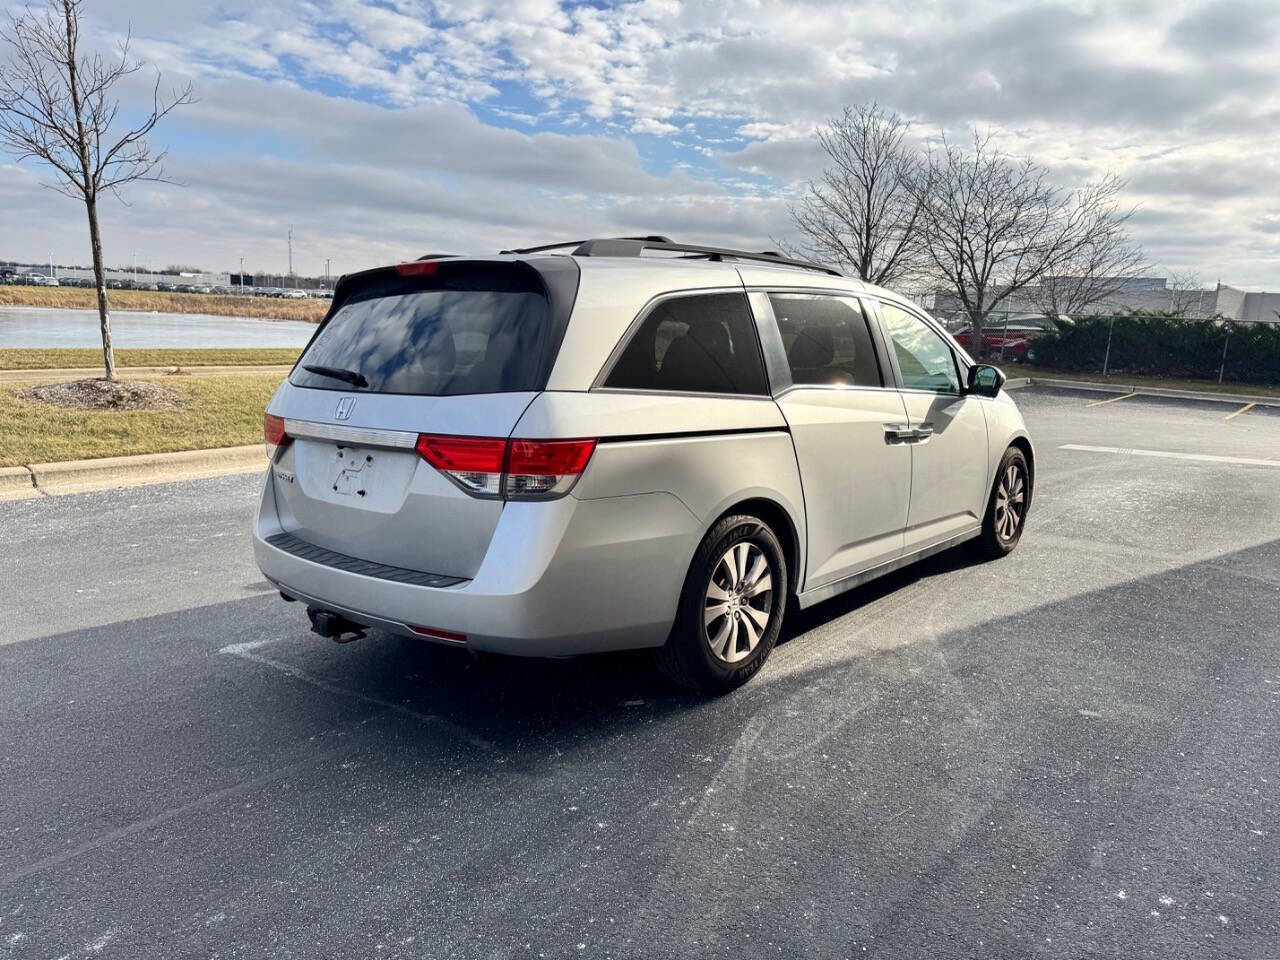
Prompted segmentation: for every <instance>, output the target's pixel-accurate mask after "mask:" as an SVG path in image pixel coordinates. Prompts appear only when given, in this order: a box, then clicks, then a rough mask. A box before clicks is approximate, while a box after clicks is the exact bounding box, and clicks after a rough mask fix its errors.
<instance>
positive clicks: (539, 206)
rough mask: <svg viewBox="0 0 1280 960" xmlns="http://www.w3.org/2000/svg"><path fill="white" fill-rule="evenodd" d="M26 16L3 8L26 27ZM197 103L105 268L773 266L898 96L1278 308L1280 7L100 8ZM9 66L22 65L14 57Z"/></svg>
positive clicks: (258, 4)
mask: <svg viewBox="0 0 1280 960" xmlns="http://www.w3.org/2000/svg"><path fill="white" fill-rule="evenodd" d="M5 7H9V8H10V9H17V7H16V6H14V5H13V4H12V3H11V2H7V0H0V9H3V8H5ZM85 7H86V12H87V15H88V18H89V21H88V23H87V25H86V33H87V35H88V40H89V41H90V42H91V43H93V44H95V45H98V46H101V47H102V48H103V49H106V50H110V49H111V48H112V47H113V46H114V45H116V44H118V43H119V42H120V40H121V39H122V38H123V37H124V36H125V35H126V33H127V32H129V31H131V32H132V49H133V53H134V54H135V55H136V56H138V57H141V58H143V59H145V60H146V61H147V62H148V63H149V64H150V67H149V68H148V69H149V70H151V71H152V73H151V74H150V75H148V74H146V73H145V72H144V74H140V75H138V76H137V77H136V78H134V80H133V81H131V82H130V84H129V85H128V86H127V87H122V88H121V99H122V102H123V114H124V115H126V116H128V115H130V114H131V113H133V112H134V111H136V110H137V109H138V107H139V106H140V105H141V104H142V103H143V98H144V97H145V96H147V95H148V94H149V90H150V82H151V79H153V76H154V70H156V69H158V70H160V71H161V72H162V75H163V78H164V83H165V85H166V86H170V85H177V84H181V83H183V82H185V81H187V80H190V81H191V82H192V83H193V84H194V85H195V89H196V95H197V97H198V98H199V99H198V102H197V103H194V104H191V105H189V106H187V107H185V108H183V109H182V110H181V111H180V112H177V113H175V114H173V115H172V116H171V117H170V118H168V119H167V120H166V121H165V122H164V124H163V125H162V126H161V127H160V128H158V130H157V131H156V134H155V136H154V138H153V139H154V142H155V143H156V144H157V145H159V146H163V147H167V148H168V150H169V157H168V160H167V163H166V168H167V172H168V175H169V176H170V177H171V178H172V179H173V180H174V181H176V182H177V185H170V184H139V185H135V186H133V187H131V188H130V189H128V191H127V192H126V193H125V194H124V195H123V202H120V201H116V200H114V199H112V200H109V201H107V203H106V204H105V205H104V209H103V229H104V234H105V235H104V243H105V246H106V251H107V259H108V262H109V263H113V264H127V263H129V262H130V261H131V260H132V259H133V258H134V257H135V256H136V257H137V259H138V261H139V262H147V263H152V264H154V265H156V266H163V265H166V264H170V263H179V262H180V263H188V264H195V265H200V266H203V267H205V268H207V269H210V270H234V269H236V268H237V267H238V264H239V262H240V258H241V257H243V258H244V262H245V267H246V269H247V270H249V271H263V272H266V271H273V272H275V271H282V270H284V269H285V267H286V264H287V257H288V247H287V241H286V236H287V232H288V230H289V228H290V227H292V228H293V236H294V240H293V251H294V267H295V269H296V270H297V271H298V272H299V273H305V274H311V275H316V274H322V273H323V272H324V270H325V265H326V260H328V261H330V269H331V270H332V272H333V273H334V274H338V273H343V272H347V271H351V270H355V269H360V268H362V267H366V266H371V265H374V264H377V263H387V262H394V261H397V260H403V259H408V258H413V257H416V256H420V255H422V254H425V253H441V252H448V253H485V252H491V251H496V250H498V249H500V248H503V247H509V246H515V245H522V244H525V245H531V244H536V243H539V242H549V241H558V240H570V239H577V238H581V237H587V236H610V235H625V234H636V233H643V234H654V233H657V234H665V235H668V236H672V237H675V238H678V239H682V240H687V241H690V242H702V243H723V244H731V245H736V246H745V247H747V248H749V249H762V248H766V247H772V246H774V245H775V243H774V241H775V240H786V239H788V238H790V237H792V236H793V231H792V228H791V224H790V220H789V217H788V204H789V203H791V202H793V201H794V200H795V199H796V197H798V196H799V195H800V194H801V193H802V191H803V190H804V185H805V180H806V179H807V178H810V177H816V176H819V175H820V173H821V170H822V166H823V158H822V155H821V153H820V152H819V151H818V149H817V148H816V146H815V143H814V141H813V136H812V134H813V131H814V129H815V128H816V127H817V126H818V125H820V124H822V123H823V122H824V121H826V120H827V119H828V118H830V117H832V116H833V115H835V114H837V113H838V112H839V111H840V110H841V109H842V107H843V106H844V105H846V104H854V103H862V102H867V101H872V100H875V101H878V102H879V103H880V104H881V105H883V106H885V107H887V108H889V109H892V110H895V111H897V112H899V113H900V114H902V115H903V116H905V117H907V118H909V119H910V120H911V121H912V122H913V128H912V130H913V136H916V137H918V138H920V140H921V141H922V142H927V141H928V140H929V139H930V138H934V137H936V136H937V135H938V134H939V133H941V132H946V133H948V134H950V135H963V133H964V131H966V130H967V129H969V128H971V127H978V128H981V129H983V130H990V131H992V132H993V134H994V135H995V137H996V140H997V142H998V143H999V144H1000V145H1001V147H1002V148H1003V149H1005V150H1008V151H1010V152H1013V153H1019V154H1026V155H1030V156H1032V157H1033V158H1034V159H1036V160H1037V161H1039V162H1041V163H1043V164H1044V165H1046V166H1047V167H1048V168H1049V169H1050V170H1051V171H1052V175H1053V177H1054V180H1055V182H1057V183H1058V184H1059V185H1060V186H1061V187H1063V188H1064V189H1070V188H1071V187H1073V186H1076V185H1078V184H1080V183H1083V182H1086V181H1088V180H1090V179H1092V178H1096V177H1098V176H1101V175H1104V174H1107V173H1116V174H1119V175H1120V176H1122V177H1124V178H1125V179H1126V180H1127V181H1128V185H1127V187H1126V191H1125V195H1126V202H1127V203H1130V204H1133V205H1135V206H1137V208H1138V210H1137V213H1136V214H1135V215H1134V218H1133V221H1132V225H1133V234H1134V237H1135V239H1136V240H1137V241H1138V242H1140V243H1141V245H1142V246H1143V248H1144V249H1145V251H1146V253H1147V256H1148V259H1149V260H1150V262H1151V263H1152V266H1153V271H1152V272H1153V273H1156V274H1160V275H1167V274H1169V273H1172V272H1183V271H1194V272H1195V273H1196V274H1197V275H1198V276H1199V278H1200V279H1201V280H1203V281H1204V282H1205V283H1206V284H1212V283H1214V282H1215V281H1218V280H1221V281H1222V282H1224V283H1229V284H1231V285H1233V286H1238V287H1244V288H1246V289H1270V290H1280V159H1277V158H1280V0H1209V2H1178V0H1110V2H1095V3H1042V2H1034V0H1026V2H1023V0H895V2H887V3H886V2H850V0H785V2H773V0H739V2H735V3H731V4H730V3H724V2H719V3H717V2H709V0H636V2H625V3H609V2H603V0H599V2H567V0H438V2H436V0H381V2H367V0H366V2H358V0H252V2H241V0H230V2H217V0H213V2H198V3H197V2H185V0H184V2H181V3H179V2H173V0H86V4H85ZM0 56H3V54H0ZM47 180H48V172H47V171H46V170H44V169H41V168H40V167H39V166H37V165H36V164H34V163H33V162H31V161H26V162H23V163H21V164H18V163H15V162H14V161H13V160H12V158H10V157H7V156H4V155H0V258H10V259H14V258H22V259H28V258H29V259H45V258H47V257H48V256H49V255H52V256H53V257H54V258H55V259H56V260H58V261H59V262H64V263H71V262H87V261H88V259H89V251H88V239H87V230H86V229H85V226H84V223H85V219H84V216H85V215H84V210H83V207H82V206H79V207H78V206H77V205H76V203H75V202H73V201H71V200H68V199H66V198H64V197H62V196H59V195H58V194H55V193H53V192H52V191H50V190H47V189H42V188H41V183H42V182H46V181H47Z"/></svg>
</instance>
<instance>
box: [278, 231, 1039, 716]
mask: <svg viewBox="0 0 1280 960" xmlns="http://www.w3.org/2000/svg"><path fill="white" fill-rule="evenodd" d="M1003 382H1004V377H1003V375H1002V374H1001V373H1000V371H999V370H997V369H996V368H994V367H991V366H986V365H983V364H978V363H974V362H973V361H972V360H971V359H970V358H969V356H968V355H967V354H966V353H965V352H964V350H962V349H961V348H960V347H959V346H958V345H957V344H956V343H955V341H954V340H952V339H951V337H950V336H948V335H947V334H946V333H945V332H944V331H943V330H942V329H941V328H940V327H939V326H938V325H937V324H936V323H934V322H933V321H932V320H931V319H930V318H929V317H928V316H927V315H926V314H925V313H924V312H923V311H921V310H920V309H919V308H917V307H916V306H914V305H913V304H912V303H910V302H909V301H907V300H905V299H903V298H902V297H899V296H897V295H895V294H893V293H890V292H889V291H887V290H883V289H879V288H876V287H872V286H869V285H867V284H865V283H862V282H860V281H858V280H852V279H849V278H847V277H844V276H842V275H840V274H839V273H837V272H836V271H833V270H828V269H826V268H823V267H820V266H816V265H813V264H808V263H805V262H802V261H796V260H790V259H787V258H784V257H781V256H778V255H776V254H761V253H748V252H744V251H733V250H724V249H719V248H713V247H701V246H691V245H687V244H678V243H673V242H671V241H670V240H667V239H666V238H660V237H657V238H655V237H646V238H624V239H602V240H589V241H581V242H575V243H573V244H561V245H554V246H548V247H538V248H530V249H527V250H515V251H507V252H504V253H503V254H502V255H500V256H496V257H487V258H462V257H428V258H424V259H422V260H417V261H413V262H410V263H402V264H398V265H396V266H390V267H385V268H380V269H375V270H369V271H365V272H363V273H359V274H354V275H351V276H348V277H345V278H344V279H343V280H342V281H341V282H340V283H339V284H338V286H337V288H336V290H335V292H334V298H333V306H332V308H331V309H330V311H329V313H328V316H327V317H326V318H325V320H324V322H323V323H322V324H321V325H320V327H319V329H318V330H317V331H316V334H315V336H314V337H313V338H312V340H311V342H310V343H309V344H308V346H307V347H306V349H305V351H304V352H303V354H302V357H301V359H300V360H299V361H298V364H297V366H296V367H295V368H294V370H293V371H292V373H291V374H290V376H289V378H288V379H287V381H286V382H285V383H283V384H282V385H281V386H280V389H279V390H278V391H277V393H276V395H275V396H274V397H273V398H272V400H271V403H270V405H269V407H268V409H267V413H266V418H265V424H264V432H265V436H266V442H267V448H268V453H269V456H270V460H271V466H270V470H269V471H268V474H267V477H266V483H265V485H264V488H263V492H262V500H261V505H260V508H259V510H258V515H257V519H256V523H255V530H254V552H255V555H256V558H257V562H258V565H259V566H260V567H261V569H262V572H263V573H264V574H265V575H266V577H267V578H268V579H270V580H271V582H272V583H274V584H275V585H276V586H278V588H279V590H280V593H281V594H282V596H284V597H285V599H288V600H300V601H302V602H303V603H305V604H306V605H307V607H308V613H309V615H310V618H311V622H312V626H313V629H314V630H316V632H318V633H320V634H322V635H324V636H330V637H333V638H335V639H346V638H350V637H356V636H361V635H363V631H364V630H365V629H367V628H371V627H372V628H377V629H381V630H387V631H391V632H393V633H398V634H404V635H407V636H415V637H421V638H424V639H426V640H431V641H436V642H439V643H443V644H450V645H453V646H457V647H464V648H468V649H471V650H476V651H491V652H497V653H504V654H517V655H526V656H540V657H542V656H557V657H559V656H571V655H575V654H583V653H594V652H599V651H605V650H621V649H630V648H644V647H647V648H652V649H653V650H654V651H655V653H656V659H657V662H658V664H659V665H660V666H661V667H662V668H663V670H664V671H665V672H666V673H667V674H668V675H669V676H670V677H671V678H672V679H674V680H676V681H677V682H679V683H681V684H684V685H687V686H690V687H694V688H696V689H699V690H704V691H708V692H720V691H725V690H729V689H732V688H733V687H736V686H738V685H739V684H742V683H744V682H746V681H747V680H748V679H750V677H751V676H752V675H753V674H754V673H755V672H756V671H757V670H758V669H759V668H760V667H761V665H762V664H763V663H764V661H765V659H766V658H767V657H768V655H769V652H770V650H771V649H772V648H773V646H774V643H775V642H776V640H777V637H778V632H779V629H780V627H781V624H782V619H783V616H784V614H785V612H786V611H787V609H788V608H789V607H792V606H798V607H807V606H809V605H811V604H814V603H817V602H819V601H822V600H825V599H827V598H829V597H833V596H835V595H837V594H839V593H841V592H842V591H845V590H848V589H850V588H852V587H854V586H856V585H858V584H860V583H863V582H865V581H867V580H869V579H871V578H872V577H875V576H879V575H881V574H884V573H887V572H889V571H891V570H895V569H897V568H899V567H901V566H903V565H904V564H906V563H910V562H911V561H914V560H918V559H920V558H922V557H925V556H928V555H930V554H934V553H937V552H938V551H940V550H945V549H948V548H951V547H955V546H957V545H959V544H961V543H964V542H966V541H974V545H975V546H976V548H977V549H979V550H981V551H982V552H983V553H985V554H987V555H989V556H993V557H998V556H1002V555H1004V554H1006V553H1008V552H1009V551H1010V550H1012V549H1013V548H1014V547H1015V546H1016V545H1017V543H1018V540H1019V538H1020V537H1021V535H1022V530H1023V526H1024V524H1025V522H1026V516H1027V509H1028V507H1029V506H1030V504H1031V493H1032V487H1033V480H1034V466H1035V459H1034V453H1033V450H1032V446H1031V442H1030V440H1029V438H1028V436H1027V431H1026V428H1025V426H1024V424H1023V421H1022V417H1021V415H1020V414H1019V412H1018V409H1017V407H1016V406H1015V405H1014V403H1013V400H1012V399H1011V398H1010V397H1009V395H1008V394H1007V393H1006V392H1004V391H1003V390H1002V389H1001V387H1002V385H1003Z"/></svg>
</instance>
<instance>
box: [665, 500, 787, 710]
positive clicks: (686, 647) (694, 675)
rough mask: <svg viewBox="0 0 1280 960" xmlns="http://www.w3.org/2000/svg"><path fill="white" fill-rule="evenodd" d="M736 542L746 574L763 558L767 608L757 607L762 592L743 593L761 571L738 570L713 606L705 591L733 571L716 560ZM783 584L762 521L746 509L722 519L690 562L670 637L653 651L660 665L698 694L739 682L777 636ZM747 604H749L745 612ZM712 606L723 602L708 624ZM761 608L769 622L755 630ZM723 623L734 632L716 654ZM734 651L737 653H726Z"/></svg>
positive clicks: (773, 540) (780, 564)
mask: <svg viewBox="0 0 1280 960" xmlns="http://www.w3.org/2000/svg"><path fill="white" fill-rule="evenodd" d="M738 545H745V547H743V548H742V549H741V550H740V551H739V555H741V556H743V557H745V558H749V560H750V563H751V564H752V569H751V570H748V571H747V574H748V575H749V574H750V573H751V572H752V570H754V569H755V567H754V563H755V558H756V557H757V556H759V557H762V558H763V559H764V561H765V562H766V564H767V570H766V571H765V572H767V574H768V576H769V577H770V578H771V587H770V589H768V590H767V591H765V592H767V593H768V594H769V597H768V601H769V602H768V609H767V612H766V611H764V610H763V609H762V607H763V604H764V601H763V600H762V599H761V598H762V597H763V596H764V593H760V594H758V595H752V596H748V594H749V593H750V591H751V590H752V589H753V588H754V587H755V586H758V585H759V584H760V583H762V582H763V581H764V575H765V574H764V573H759V574H758V575H757V576H756V578H755V579H754V580H751V579H750V577H749V576H742V577H741V582H740V585H739V586H738V587H732V586H731V587H730V592H729V595H730V596H731V597H732V598H733V599H731V600H729V601H726V602H724V603H719V604H717V603H716V602H715V600H716V599H718V598H712V597H709V591H710V590H712V588H713V587H714V589H715V590H717V591H719V592H720V593H722V594H723V593H725V588H724V587H722V586H721V584H722V583H727V582H728V580H729V578H731V577H733V576H734V575H733V574H732V573H731V572H729V568H728V567H727V566H722V562H724V561H726V560H727V559H728V558H727V556H726V555H727V554H728V553H729V552H730V550H731V549H736V548H738ZM745 563H746V561H745V560H744V565H745ZM787 584H788V580H787V560H786V555H785V554H784V553H783V550H782V545H781V544H780V543H779V542H778V537H777V535H776V534H775V533H774V532H773V530H771V529H770V528H769V525H768V524H767V523H765V522H764V521H763V520H761V519H760V518H759V517H754V516H751V515H750V514H734V515H731V516H727V517H725V518H724V519H722V520H720V521H719V522H718V523H716V525H715V526H714V527H712V528H711V530H710V531H708V533H707V535H706V537H704V538H703V540H702V543H701V544H700V545H699V547H698V550H697V552H696V553H694V555H693V562H692V563H690V564H689V573H688V575H687V576H686V577H685V582H684V588H683V590H682V591H681V593H680V605H679V607H678V608H677V610H676V619H675V623H674V624H673V626H672V628H671V635H670V636H669V637H668V638H667V643H666V645H665V646H664V647H662V648H660V649H658V650H656V651H654V660H655V662H656V663H657V665H658V669H659V670H661V671H662V673H663V674H664V675H665V676H666V677H667V678H668V679H669V680H671V681H672V682H673V683H676V684H679V685H680V686H682V687H689V688H691V689H694V690H698V691H701V692H702V693H710V694H721V693H728V692H729V691H730V690H733V689H736V688H737V687H740V686H742V685H743V684H744V683H746V682H747V681H748V680H750V679H751V678H752V677H753V676H754V675H755V673H756V671H758V670H759V669H760V668H761V667H762V666H763V665H764V662H765V660H767V659H768V657H769V653H770V652H771V651H772V650H773V647H774V644H776V643H777V642H778V632H779V630H781V629H782V618H783V617H784V616H785V615H786V612H787V595H788V586H787ZM709 605H710V606H709ZM748 606H751V608H752V609H750V610H748V609H747V607H748ZM712 607H726V608H728V611H727V612H726V613H724V614H722V615H721V618H717V620H716V621H714V626H712V625H709V624H708V623H707V617H708V612H709V611H711V612H714V611H712V610H711V608H712ZM762 613H764V614H765V615H766V617H767V620H766V622H765V624H764V626H763V627H762V628H761V627H760V626H759V615H760V614H762ZM734 620H736V621H737V623H736V625H735V623H734V622H733V621H734ZM722 629H723V630H728V631H730V632H731V634H732V636H731V637H729V638H728V639H726V640H725V642H724V645H723V647H722V652H721V653H717V652H716V650H714V649H713V643H714V642H715V641H714V640H713V638H712V636H711V634H712V632H714V633H716V635H717V636H720V635H721V630H722ZM752 631H756V632H758V639H757V640H756V642H755V644H754V646H752V645H751V637H752V636H753V633H752ZM734 657H737V658H738V659H732V658H734ZM726 658H729V659H726Z"/></svg>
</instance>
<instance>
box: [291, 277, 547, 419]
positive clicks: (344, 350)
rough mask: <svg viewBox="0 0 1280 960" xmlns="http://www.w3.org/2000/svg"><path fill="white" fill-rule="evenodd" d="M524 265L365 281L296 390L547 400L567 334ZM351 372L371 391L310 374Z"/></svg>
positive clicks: (319, 341)
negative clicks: (531, 395)
mask: <svg viewBox="0 0 1280 960" xmlns="http://www.w3.org/2000/svg"><path fill="white" fill-rule="evenodd" d="M555 313H556V311H555V309H554V308H553V304H552V302H551V299H550V297H549V295H548V291H547V288H546V285H545V284H544V283H543V280H542V278H541V277H540V276H539V274H538V272H537V271H535V270H533V269H532V268H530V267H529V266H528V265H526V264H523V263H512V264H491V263H442V264H439V265H438V268H437V269H436V271H435V272H434V273H433V274H431V275H427V276H415V277H401V276H399V275H398V274H395V273H394V272H392V271H386V272H380V273H378V274H376V275H373V276H372V277H370V278H367V279H365V280H363V281H362V282H361V283H360V285H359V286H358V287H357V288H356V289H355V290H354V291H353V292H352V293H350V294H349V295H348V296H347V297H346V298H344V299H343V301H342V302H341V303H340V305H338V306H337V307H336V309H335V311H334V312H333V314H332V315H331V316H330V317H329V319H328V320H327V321H326V322H325V324H324V326H323V327H322V328H321V330H320V331H319V333H318V334H317V335H316V337H315V339H314V340H313V341H312V342H311V345H310V346H309V347H308V348H307V350H306V352H305V353H304V354H303V356H302V359H301V360H300V361H299V362H298V366H297V367H296V368H295V370H294V372H293V374H292V375H291V376H290V378H289V379H290V382H291V383H293V384H295V385H296V386H300V387H315V388H319V389H328V390H352V389H359V390H361V391H362V392H369V393H404V394H417V395H421V396H436V397H439V396H454V395H459V394H472V393H510V392H519V391H528V390H540V389H542V388H543V387H544V386H545V385H546V379H547V376H548V374H549V371H550V360H551V359H553V357H551V356H550V354H552V353H554V351H555V349H556V348H557V347H558V345H559V339H560V335H562V334H563V328H562V327H561V328H560V329H559V330H556V329H555V328H556V326H557V324H556V322H555V317H554V314H555ZM307 367H313V368H314V367H330V368H334V369H338V370H345V371H351V372H352V373H353V374H358V375H359V376H360V377H363V378H364V380H366V381H367V382H368V386H353V385H352V384H351V383H349V382H346V381H343V380H339V379H335V378H333V377H330V376H326V375H324V374H321V373H316V372H314V371H313V370H307V369H306V368H307Z"/></svg>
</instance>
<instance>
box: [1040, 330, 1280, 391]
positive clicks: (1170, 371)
mask: <svg viewBox="0 0 1280 960" xmlns="http://www.w3.org/2000/svg"><path fill="white" fill-rule="evenodd" d="M1113 322H1114V324H1115V326H1114V333H1112V336H1111V358H1110V361H1109V363H1108V372H1109V373H1132V374H1135V375H1137V376H1149V377H1177V378H1184V377H1185V378H1193V379H1211V380H1216V379H1217V378H1218V367H1219V365H1220V364H1221V363H1222V348H1223V345H1224V344H1226V347H1227V362H1226V369H1225V371H1224V374H1223V380H1230V381H1232V382H1237V383H1259V384H1269V385H1280V323H1237V322H1234V321H1231V320H1184V319H1182V318H1180V317H1171V316H1167V315H1163V316H1162V315H1158V314H1147V315H1139V316H1124V317H1108V316H1100V317H1081V318H1080V319H1078V320H1076V321H1075V323H1074V324H1070V323H1065V322H1059V323H1058V324H1057V327H1058V329H1057V330H1056V331H1051V332H1050V333H1047V334H1045V335H1044V336H1042V337H1040V338H1038V339H1037V340H1036V341H1035V345H1034V348H1033V349H1034V356H1035V363H1036V365H1037V366H1042V367H1049V368H1051V369H1055V370H1073V371H1081V372H1101V371H1102V364H1103V359H1104V357H1105V356H1106V352H1107V334H1108V330H1109V328H1111V326H1112V323H1113ZM1228 338H1230V342H1228Z"/></svg>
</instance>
